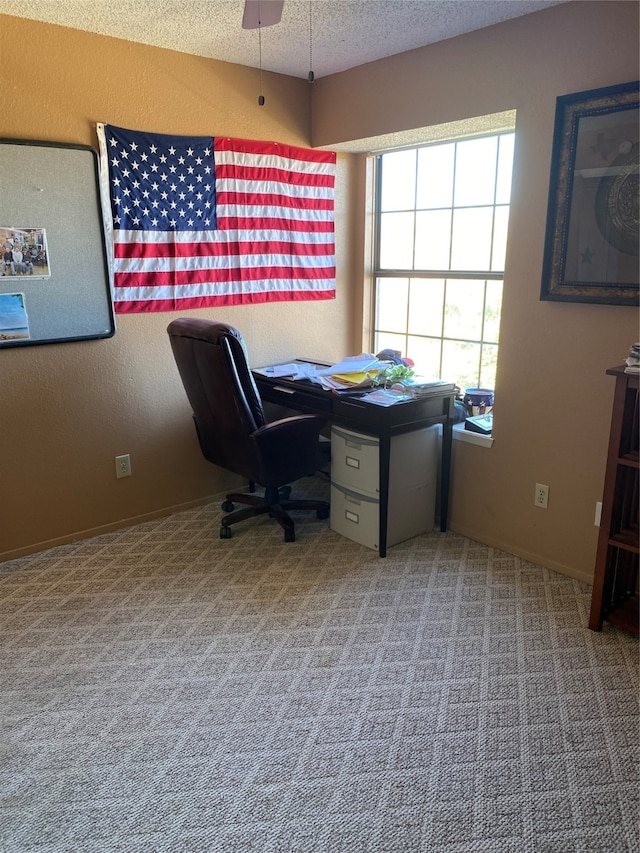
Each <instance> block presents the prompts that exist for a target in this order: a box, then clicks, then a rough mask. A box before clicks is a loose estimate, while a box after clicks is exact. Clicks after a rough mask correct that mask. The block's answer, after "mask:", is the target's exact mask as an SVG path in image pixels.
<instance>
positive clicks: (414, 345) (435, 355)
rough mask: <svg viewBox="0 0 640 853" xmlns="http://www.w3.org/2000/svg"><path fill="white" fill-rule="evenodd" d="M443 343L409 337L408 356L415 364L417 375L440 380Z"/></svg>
mask: <svg viewBox="0 0 640 853" xmlns="http://www.w3.org/2000/svg"><path fill="white" fill-rule="evenodd" d="M441 348H442V342H441V341H440V339H439V338H438V339H435V338H416V337H412V336H411V335H410V336H409V342H408V344H407V355H408V356H409V358H412V359H413V361H414V364H415V366H416V367H415V371H416V374H418V375H419V376H428V377H430V378H433V379H440V350H441Z"/></svg>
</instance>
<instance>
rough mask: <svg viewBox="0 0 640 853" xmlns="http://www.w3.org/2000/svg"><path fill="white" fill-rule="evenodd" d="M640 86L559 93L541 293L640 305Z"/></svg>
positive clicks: (551, 297) (560, 298) (570, 299)
mask: <svg viewBox="0 0 640 853" xmlns="http://www.w3.org/2000/svg"><path fill="white" fill-rule="evenodd" d="M638 91H639V85H638V82H637V81H636V82H633V83H625V84H622V85H620V86H610V87H608V88H605V89H594V90H591V91H588V92H578V93H576V94H572V95H563V96H561V97H559V98H558V99H557V101H556V119H555V128H554V135H553V154H552V162H551V178H550V184H549V207H548V212H547V228H546V236H545V247H544V261H543V269H542V288H541V293H540V298H541V299H545V300H556V301H563V302H596V303H602V304H609V305H638V297H639V294H640V282H639V278H640V276H639V260H640V258H639V252H638V247H639V239H638V238H639V227H638V225H639V223H638V186H639V185H638V147H639V146H638V137H639V133H638V131H639V126H638V120H639V112H638Z"/></svg>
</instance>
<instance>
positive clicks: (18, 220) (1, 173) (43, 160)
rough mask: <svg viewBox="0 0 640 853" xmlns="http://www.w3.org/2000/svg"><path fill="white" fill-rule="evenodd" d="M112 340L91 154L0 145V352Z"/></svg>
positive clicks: (43, 145) (30, 144)
mask: <svg viewBox="0 0 640 853" xmlns="http://www.w3.org/2000/svg"><path fill="white" fill-rule="evenodd" d="M114 333H115V317H114V312H113V303H112V299H111V290H110V286H109V273H108V266H107V253H106V244H105V237H104V229H103V222H102V213H101V206H100V189H99V179H98V155H97V152H96V151H95V150H94V149H93V148H91V147H89V146H88V145H64V144H59V143H53V142H40V141H32V140H17V139H0V349H2V348H5V347H13V346H27V345H30V344H47V343H61V342H65V341H80V340H91V339H95V338H108V337H111V336H112V335H113V334H114Z"/></svg>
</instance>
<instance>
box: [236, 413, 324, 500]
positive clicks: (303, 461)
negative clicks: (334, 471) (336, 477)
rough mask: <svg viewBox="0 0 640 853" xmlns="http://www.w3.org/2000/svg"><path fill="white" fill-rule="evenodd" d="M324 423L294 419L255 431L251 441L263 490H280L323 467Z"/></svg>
mask: <svg viewBox="0 0 640 853" xmlns="http://www.w3.org/2000/svg"><path fill="white" fill-rule="evenodd" d="M325 424H326V419H325V418H321V417H319V416H318V415H294V416H292V417H288V418H281V419H280V420H277V421H271V423H268V424H265V425H264V426H262V427H260V428H259V429H257V430H256V431H255V432H254V433H253V435H252V440H253V441H254V442H255V445H256V458H257V460H258V464H259V467H260V472H261V473H260V476H259V477H256V480H257V481H258V482H259V483H262V485H263V486H283V485H285V484H286V483H289V482H291V481H293V480H297V479H299V478H300V477H305V476H307V475H309V474H313V472H314V471H316V470H317V469H318V468H319V467H320V466H321V464H322V459H321V456H320V446H319V438H318V437H319V434H320V430H321V429H322V428H323V427H324V426H325Z"/></svg>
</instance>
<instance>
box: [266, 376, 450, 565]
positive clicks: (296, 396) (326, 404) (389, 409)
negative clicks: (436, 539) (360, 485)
mask: <svg viewBox="0 0 640 853" xmlns="http://www.w3.org/2000/svg"><path fill="white" fill-rule="evenodd" d="M322 366H326V365H322ZM252 372H253V377H254V379H255V381H256V384H257V386H258V390H259V392H260V396H261V397H262V399H263V401H266V402H269V403H275V404H276V405H278V406H284V407H285V408H287V409H293V410H294V411H297V412H303V413H306V414H312V415H321V416H322V417H325V418H326V419H327V420H328V421H330V422H332V423H335V424H341V425H342V426H344V427H346V428H350V429H354V430H356V431H359V432H363V433H367V434H369V435H375V436H376V437H377V438H378V439H379V447H380V556H381V557H385V556H386V554H387V520H388V519H387V516H388V498H389V462H390V458H391V438H392V437H393V436H395V435H401V434H402V433H406V432H412V431H413V430H417V429H422V428H423V427H427V426H432V425H434V424H442V456H441V465H440V530H442V531H445V530H446V529H447V516H448V509H449V481H450V472H451V441H452V428H453V414H454V400H455V391H454V390H452V389H450V388H447V390H444V391H443V390H440V389H436V390H435V391H434V392H433V393H431V394H429V396H425V397H420V398H418V399H415V400H405V401H402V402H399V403H394V405H392V406H377V405H375V404H374V403H367V402H366V399H361V398H359V397H353V396H351V397H350V396H339V395H337V394H334V393H333V392H331V391H325V390H324V389H323V388H321V387H320V385H317V384H315V383H313V382H310V381H308V380H305V379H298V380H295V381H294V380H292V379H285V378H274V377H273V376H269V375H267V373H266V371H265V368H259V369H256V370H254V371H252Z"/></svg>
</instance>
